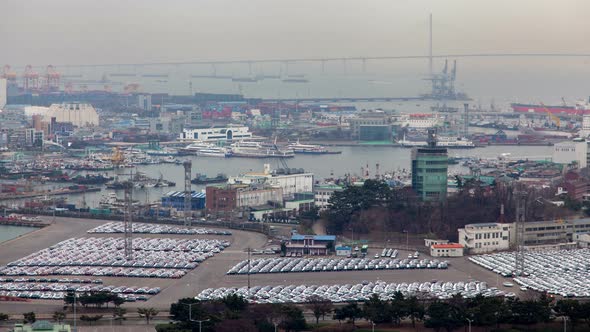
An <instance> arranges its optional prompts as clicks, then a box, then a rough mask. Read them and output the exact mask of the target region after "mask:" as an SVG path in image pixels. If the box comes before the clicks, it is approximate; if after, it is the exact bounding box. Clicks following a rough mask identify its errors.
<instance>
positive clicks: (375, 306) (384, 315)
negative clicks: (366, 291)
mask: <svg viewBox="0 0 590 332" xmlns="http://www.w3.org/2000/svg"><path fill="white" fill-rule="evenodd" d="M388 311H389V308H388V304H387V301H383V300H381V299H380V298H379V295H377V294H373V295H371V297H369V299H367V300H366V301H365V303H364V304H363V316H364V317H365V318H366V319H368V320H370V321H371V322H373V323H375V324H379V323H386V322H390V321H391V317H390V316H389V315H388Z"/></svg>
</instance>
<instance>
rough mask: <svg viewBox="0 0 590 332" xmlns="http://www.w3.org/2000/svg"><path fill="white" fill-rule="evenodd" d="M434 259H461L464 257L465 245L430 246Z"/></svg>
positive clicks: (445, 244)
mask: <svg viewBox="0 0 590 332" xmlns="http://www.w3.org/2000/svg"><path fill="white" fill-rule="evenodd" d="M430 256H432V257H461V256H463V245H462V244H459V243H444V244H443V243H441V244H433V245H431V246H430Z"/></svg>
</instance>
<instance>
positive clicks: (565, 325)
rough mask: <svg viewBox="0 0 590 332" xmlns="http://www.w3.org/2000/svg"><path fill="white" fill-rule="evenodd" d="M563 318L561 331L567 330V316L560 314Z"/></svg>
mask: <svg viewBox="0 0 590 332" xmlns="http://www.w3.org/2000/svg"><path fill="white" fill-rule="evenodd" d="M561 318H563V332H567V317H566V316H561Z"/></svg>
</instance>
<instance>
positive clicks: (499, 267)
mask: <svg viewBox="0 0 590 332" xmlns="http://www.w3.org/2000/svg"><path fill="white" fill-rule="evenodd" d="M469 260H470V261H472V262H474V263H475V264H478V265H480V266H482V267H483V268H486V269H488V270H490V271H492V272H494V273H497V274H499V275H502V276H506V277H508V276H512V275H513V273H514V268H515V257H514V253H496V254H488V255H479V256H473V257H470V258H469ZM514 281H515V282H516V283H518V284H519V285H520V286H521V287H522V289H523V290H525V289H532V290H535V291H539V292H548V293H549V294H553V295H559V296H563V297H590V250H589V249H575V250H551V251H534V252H525V264H524V273H523V275H522V276H517V277H516V278H514Z"/></svg>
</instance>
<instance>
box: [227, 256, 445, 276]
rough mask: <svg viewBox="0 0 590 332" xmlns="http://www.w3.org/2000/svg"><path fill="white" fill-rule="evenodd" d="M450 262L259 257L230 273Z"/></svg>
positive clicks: (441, 266)
mask: <svg viewBox="0 0 590 332" xmlns="http://www.w3.org/2000/svg"><path fill="white" fill-rule="evenodd" d="M446 268H448V262H447V261H439V260H438V259H421V260H419V259H397V258H385V257H384V258H375V259H372V258H258V259H253V260H250V264H248V260H245V261H241V262H240V263H238V264H236V265H235V266H234V267H232V268H231V269H229V271H227V274H248V273H250V274H256V273H288V272H321V271H351V270H396V269H446Z"/></svg>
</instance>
